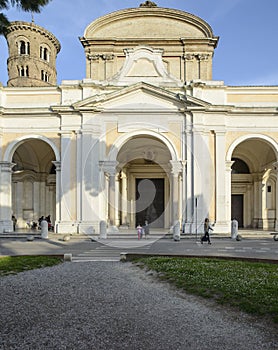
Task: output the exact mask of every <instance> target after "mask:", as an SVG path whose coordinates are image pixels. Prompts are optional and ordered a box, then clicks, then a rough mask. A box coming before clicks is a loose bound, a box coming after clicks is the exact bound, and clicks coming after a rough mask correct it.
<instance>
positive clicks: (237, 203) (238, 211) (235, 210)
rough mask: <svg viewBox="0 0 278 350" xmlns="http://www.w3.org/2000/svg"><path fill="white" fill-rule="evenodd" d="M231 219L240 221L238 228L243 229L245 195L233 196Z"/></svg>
mask: <svg viewBox="0 0 278 350" xmlns="http://www.w3.org/2000/svg"><path fill="white" fill-rule="evenodd" d="M231 209H232V210H231V218H232V219H233V218H235V219H236V220H237V221H238V227H243V194H232V208H231Z"/></svg>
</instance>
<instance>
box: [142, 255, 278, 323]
mask: <svg viewBox="0 0 278 350" xmlns="http://www.w3.org/2000/svg"><path fill="white" fill-rule="evenodd" d="M136 262H139V263H140V264H139V266H140V265H141V264H143V266H146V267H147V268H148V269H150V270H154V271H157V272H158V273H159V274H158V276H159V277H160V278H161V279H163V280H167V281H169V282H171V283H173V284H175V285H176V286H177V287H178V288H182V289H183V290H185V291H186V292H189V293H192V294H196V295H199V296H202V297H205V298H212V299H214V300H215V301H217V302H218V303H220V304H223V305H230V306H235V307H238V308H239V309H240V310H242V311H245V312H248V313H252V314H255V315H263V316H270V317H271V318H273V320H274V322H276V323H278V265H275V264H268V263H256V262H244V261H232V260H221V259H210V258H174V257H173V258H172V257H150V258H141V259H138V260H136Z"/></svg>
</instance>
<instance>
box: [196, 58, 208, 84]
mask: <svg viewBox="0 0 278 350" xmlns="http://www.w3.org/2000/svg"><path fill="white" fill-rule="evenodd" d="M209 57H210V55H209V54H207V53H201V54H198V55H197V58H198V61H199V79H202V80H211V74H209V72H208V60H209Z"/></svg>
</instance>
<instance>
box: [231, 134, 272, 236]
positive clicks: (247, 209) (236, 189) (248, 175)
mask: <svg viewBox="0 0 278 350" xmlns="http://www.w3.org/2000/svg"><path fill="white" fill-rule="evenodd" d="M277 159H278V144H277V143H276V142H275V141H274V140H273V139H272V138H271V137H269V136H266V135H260V134H250V135H244V136H241V137H240V138H238V139H236V140H235V141H234V142H233V143H232V144H231V146H230V147H229V150H228V152H227V158H226V160H227V163H228V164H231V171H232V172H231V179H230V184H231V185H230V188H231V216H233V217H236V218H237V219H238V221H239V226H241V227H243V228H248V227H251V228H257V229H268V230H272V229H274V228H275V227H277V216H278V195H277V194H278V181H277ZM238 161H241V162H244V163H245V164H246V166H247V169H249V172H248V171H239V169H240V168H239V167H238V166H237V167H236V168H237V171H236V172H235V171H234V170H233V167H235V166H236V164H238ZM234 162H237V163H234ZM233 163H234V165H233Z"/></svg>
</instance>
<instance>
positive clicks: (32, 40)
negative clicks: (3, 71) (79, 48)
mask: <svg viewBox="0 0 278 350" xmlns="http://www.w3.org/2000/svg"><path fill="white" fill-rule="evenodd" d="M6 39H7V43H8V48H9V58H8V62H7V63H8V76H9V80H8V86H15V87H28V86H29V87H31V86H36V87H37V86H55V85H57V73H56V57H57V54H58V53H59V51H60V49H61V46H60V43H59V41H58V40H57V39H56V37H55V36H54V35H53V34H52V33H50V32H48V31H47V30H46V29H44V28H42V27H40V26H38V25H36V24H34V23H33V22H32V23H28V22H21V21H16V22H11V24H10V26H9V28H8V32H7V34H6Z"/></svg>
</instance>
